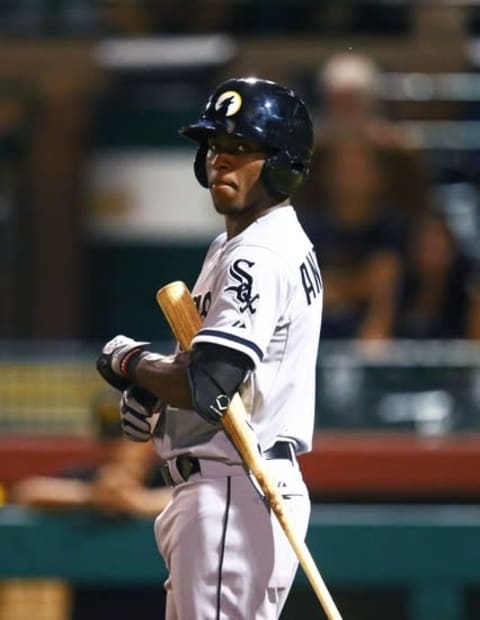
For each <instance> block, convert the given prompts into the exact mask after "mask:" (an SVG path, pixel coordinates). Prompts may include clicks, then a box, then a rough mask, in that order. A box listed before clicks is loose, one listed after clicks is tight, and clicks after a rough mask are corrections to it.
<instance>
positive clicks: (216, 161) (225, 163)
mask: <svg viewBox="0 0 480 620" xmlns="http://www.w3.org/2000/svg"><path fill="white" fill-rule="evenodd" d="M210 165H211V166H212V168H214V169H215V170H230V169H231V168H232V161H231V156H230V155H229V153H222V152H218V153H212V155H211V158H210Z"/></svg>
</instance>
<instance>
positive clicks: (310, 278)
mask: <svg viewBox="0 0 480 620" xmlns="http://www.w3.org/2000/svg"><path fill="white" fill-rule="evenodd" d="M300 275H301V277H302V285H303V290H304V291H305V296H306V298H307V303H308V305H310V304H311V303H312V301H313V300H314V299H315V297H316V296H317V295H318V294H319V293H320V291H321V290H322V287H323V284H322V277H321V275H320V269H319V267H318V264H317V259H316V257H315V254H314V252H313V250H312V251H311V252H309V253H308V254H307V256H306V257H305V260H304V261H303V263H302V264H301V265H300Z"/></svg>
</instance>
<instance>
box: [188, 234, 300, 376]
mask: <svg viewBox="0 0 480 620" xmlns="http://www.w3.org/2000/svg"><path fill="white" fill-rule="evenodd" d="M216 269H218V277H216V278H215V287H214V290H213V291H212V304H211V306H210V308H209V310H208V314H207V316H206V317H205V320H204V323H203V327H202V329H200V331H199V332H198V333H197V335H196V336H195V338H194V339H193V342H192V344H193V345H195V344H197V343H200V342H210V343H214V344H219V345H222V346H226V347H229V348H231V349H235V350H238V351H241V352H242V353H245V354H246V355H248V357H249V358H250V359H251V360H252V362H253V363H254V365H255V366H257V365H258V364H259V362H261V360H262V359H263V357H264V356H265V353H266V349H267V346H268V343H269V342H270V340H271V339H272V336H273V333H274V331H275V329H276V327H277V325H278V324H279V322H280V323H281V321H282V318H284V317H285V315H286V312H287V307H288V297H289V288H290V287H289V280H288V268H287V266H286V263H285V262H284V260H283V259H282V258H281V257H279V256H277V255H276V254H275V253H273V252H271V251H270V250H268V249H265V248H261V247H250V246H247V247H246V246H241V247H239V248H237V249H235V250H234V251H233V252H231V253H230V254H229V255H228V258H227V259H225V258H224V259H222V260H221V261H220V263H219V264H218V265H217V266H216Z"/></svg>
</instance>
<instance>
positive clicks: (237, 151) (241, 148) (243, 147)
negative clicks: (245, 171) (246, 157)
mask: <svg viewBox="0 0 480 620" xmlns="http://www.w3.org/2000/svg"><path fill="white" fill-rule="evenodd" d="M208 148H209V149H210V151H212V153H227V154H228V155H241V154H244V153H254V152H255V151H256V150H258V147H257V146H256V145H253V144H250V143H248V142H232V143H228V144H221V143H219V142H215V141H214V140H211V141H210V142H209V145H208Z"/></svg>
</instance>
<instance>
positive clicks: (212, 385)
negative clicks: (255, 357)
mask: <svg viewBox="0 0 480 620" xmlns="http://www.w3.org/2000/svg"><path fill="white" fill-rule="evenodd" d="M252 369H253V362H252V361H251V359H250V358H249V357H248V356H247V355H245V354H244V353H240V352H239V351H235V350H234V349H229V348H227V347H222V346H220V345H216V344H207V343H202V344H199V345H197V346H196V347H195V348H194V349H193V351H192V356H191V362H190V366H189V368H188V380H189V384H190V391H191V396H192V403H193V406H194V408H195V410H196V411H197V413H198V414H199V415H201V416H202V418H204V419H205V420H206V421H207V422H210V424H218V422H219V421H220V418H221V417H222V415H223V414H224V413H225V411H226V410H227V409H228V406H229V404H230V400H231V399H232V397H233V395H234V394H235V393H236V392H237V391H238V389H239V387H240V385H241V384H242V383H243V382H244V381H245V379H246V377H247V375H248V373H249V372H250V371H251V370H252Z"/></svg>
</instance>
